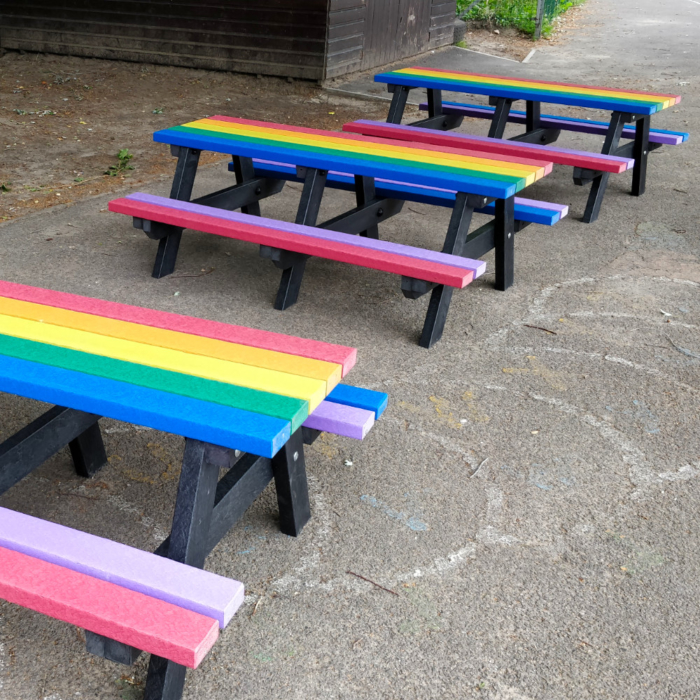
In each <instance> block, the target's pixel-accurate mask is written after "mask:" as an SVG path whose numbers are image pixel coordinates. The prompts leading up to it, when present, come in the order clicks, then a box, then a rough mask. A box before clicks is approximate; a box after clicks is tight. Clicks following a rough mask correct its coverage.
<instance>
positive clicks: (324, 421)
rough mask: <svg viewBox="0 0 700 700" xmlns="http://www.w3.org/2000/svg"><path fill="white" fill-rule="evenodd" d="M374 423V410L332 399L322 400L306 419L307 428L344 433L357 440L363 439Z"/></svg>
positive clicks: (337, 433) (345, 435)
mask: <svg viewBox="0 0 700 700" xmlns="http://www.w3.org/2000/svg"><path fill="white" fill-rule="evenodd" d="M373 425H374V411H367V410H365V409H364V408H355V407H354V406H346V405H344V404H339V403H332V402H331V401H322V402H321V403H320V404H319V405H318V407H317V408H316V410H315V411H314V412H313V413H312V414H311V415H310V416H309V417H308V418H307V419H306V420H305V421H304V427H305V428H313V429H314V430H322V431H323V432H324V433H334V434H335V435H343V436H344V437H350V438H354V439H355V440H362V439H363V438H364V437H365V435H367V433H368V432H369V431H370V430H371V428H372V426H373Z"/></svg>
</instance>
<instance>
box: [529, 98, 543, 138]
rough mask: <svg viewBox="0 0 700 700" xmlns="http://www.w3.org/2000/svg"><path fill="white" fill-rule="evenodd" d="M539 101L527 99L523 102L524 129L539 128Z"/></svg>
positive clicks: (532, 129)
mask: <svg viewBox="0 0 700 700" xmlns="http://www.w3.org/2000/svg"><path fill="white" fill-rule="evenodd" d="M540 107H541V103H540V102H534V101H532V100H527V102H526V103H525V110H526V112H525V131H534V130H535V129H539V128H540V116H541V111H540Z"/></svg>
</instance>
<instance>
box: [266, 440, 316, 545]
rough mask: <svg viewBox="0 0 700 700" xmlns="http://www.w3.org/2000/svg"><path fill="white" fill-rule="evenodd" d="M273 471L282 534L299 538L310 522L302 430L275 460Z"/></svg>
mask: <svg viewBox="0 0 700 700" xmlns="http://www.w3.org/2000/svg"><path fill="white" fill-rule="evenodd" d="M272 471H273V473H274V475H275V488H276V490H277V504H278V506H279V511H280V530H281V531H282V532H283V533H284V534H285V535H290V536H291V537H296V536H297V535H298V534H299V533H300V532H301V530H302V528H303V527H304V525H306V523H308V522H309V519H310V518H311V505H310V504H309V487H308V483H307V480H306V461H305V459H304V438H303V430H302V428H298V429H297V431H296V432H295V433H294V434H293V435H292V436H291V437H290V438H289V440H287V443H286V445H285V446H284V447H283V448H282V449H281V450H280V451H279V452H278V453H277V454H276V455H275V456H274V457H273V458H272Z"/></svg>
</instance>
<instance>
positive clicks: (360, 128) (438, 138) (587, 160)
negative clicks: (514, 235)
mask: <svg viewBox="0 0 700 700" xmlns="http://www.w3.org/2000/svg"><path fill="white" fill-rule="evenodd" d="M343 129H344V130H346V131H350V132H353V133H360V134H376V135H381V136H385V137H389V138H394V139H397V140H401V141H409V142H411V143H416V142H418V143H424V142H425V143H430V144H434V145H436V146H451V147H452V148H455V149H459V148H469V149H472V150H476V151H479V152H481V153H486V154H491V153H499V154H501V155H503V156H508V155H510V154H513V155H516V154H517V155H523V154H526V153H531V154H532V157H533V158H534V157H537V156H539V157H540V158H548V159H549V160H552V161H553V162H554V163H558V164H559V165H573V166H575V167H576V166H577V167H581V168H590V169H597V170H602V171H605V172H611V173H622V172H624V171H625V170H629V169H630V168H632V167H633V166H634V159H632V158H622V157H620V156H604V155H601V154H600V153H591V152H590V151H575V150H572V149H570V148H559V147H558V146H550V145H546V146H543V145H541V144H536V143H521V142H516V141H507V140H504V139H494V138H489V137H488V136H474V135H472V134H462V133H455V132H444V131H436V130H434V129H422V128H421V127H418V126H410V125H403V124H387V123H386V122H375V121H370V120H367V119H360V120H358V121H356V122H351V123H350V124H345V125H344V126H343ZM461 144H464V145H463V146H461Z"/></svg>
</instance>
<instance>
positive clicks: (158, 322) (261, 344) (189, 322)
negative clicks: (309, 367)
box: [0, 280, 357, 376]
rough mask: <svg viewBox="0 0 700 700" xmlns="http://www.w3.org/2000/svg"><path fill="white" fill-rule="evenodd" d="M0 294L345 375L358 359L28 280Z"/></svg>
mask: <svg viewBox="0 0 700 700" xmlns="http://www.w3.org/2000/svg"><path fill="white" fill-rule="evenodd" d="M0 296H4V297H9V298H10V299H19V300H20V301H31V302H34V303H36V304H46V305H47V306H55V307H57V308H59V309H68V310H70V311H81V312H83V313H86V314H93V315H95V316H104V317H105V318H113V319H116V320H118V321H129V322H131V323H140V324H142V325H144V326H152V327H154V328H163V329H165V330H170V331H179V332H180V333H190V334H192V335H199V336H202V337H203V338H213V339H215V340H224V341H227V342H229V343H239V344H241V345H248V346H250V347H253V348H262V349H265V350H276V351H277V352H284V353H287V354H288V355H299V356H300V357H308V358H311V359H314V360H325V361H326V362H334V363H336V364H339V365H342V367H343V376H345V375H346V374H347V373H348V372H349V371H350V370H351V369H352V368H353V366H354V365H355V362H356V360H357V350H356V349H355V348H349V347H345V346H343V345H333V344H331V343H323V342H321V341H318V340H309V339H306V338H296V337H294V336H292V335H284V334H283V333H273V332H271V331H261V330H257V329H255V328H246V326H235V325H233V324H229V323H221V322H219V321H207V320H205V319H201V318H194V317H192V316H181V315H180V314H173V313H169V312H167V311H155V310H154V309H144V308H142V307H140V306H130V305H129V304H118V303H116V302H113V301H104V300H102V299H91V298H90V297H82V296H78V295H77V294H68V293H66V292H55V291H53V290H50V289H41V288H40V287H30V286H27V285H25V284H15V283H13V282H4V281H2V280H0Z"/></svg>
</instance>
